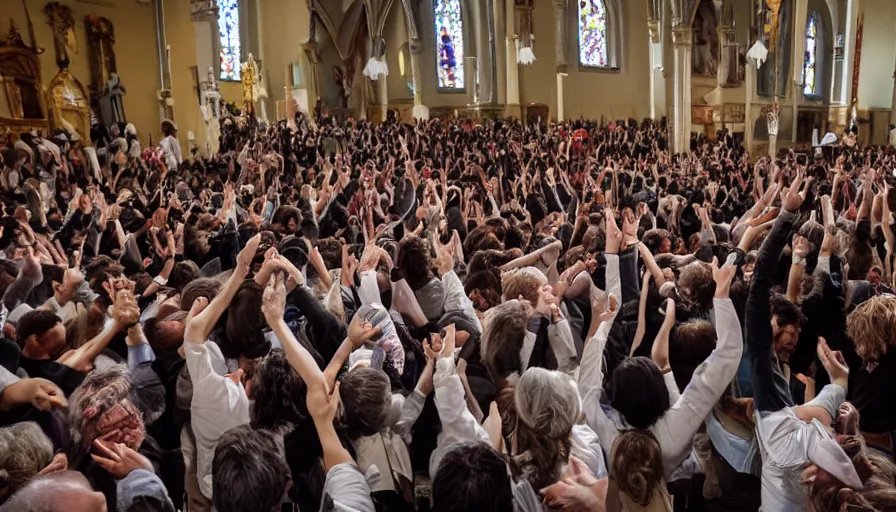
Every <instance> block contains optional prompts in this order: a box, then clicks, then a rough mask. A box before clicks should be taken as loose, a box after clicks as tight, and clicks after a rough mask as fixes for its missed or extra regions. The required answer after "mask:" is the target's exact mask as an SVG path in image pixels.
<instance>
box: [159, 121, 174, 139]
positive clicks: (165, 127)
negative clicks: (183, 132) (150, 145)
mask: <svg viewBox="0 0 896 512" xmlns="http://www.w3.org/2000/svg"><path fill="white" fill-rule="evenodd" d="M162 133H164V134H165V136H166V137H168V136H169V135H173V136H175V137H176V136H177V125H176V124H174V122H173V121H169V120H168V119H166V120H164V121H162Z"/></svg>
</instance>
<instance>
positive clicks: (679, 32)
mask: <svg viewBox="0 0 896 512" xmlns="http://www.w3.org/2000/svg"><path fill="white" fill-rule="evenodd" d="M692 51H693V31H692V30H691V28H690V27H687V26H678V27H673V28H672V52H673V60H674V63H675V80H674V93H673V94H674V97H673V108H674V115H673V130H674V133H673V135H672V150H673V151H674V152H675V153H687V152H688V151H690V141H691V68H692V64H691V52H692Z"/></svg>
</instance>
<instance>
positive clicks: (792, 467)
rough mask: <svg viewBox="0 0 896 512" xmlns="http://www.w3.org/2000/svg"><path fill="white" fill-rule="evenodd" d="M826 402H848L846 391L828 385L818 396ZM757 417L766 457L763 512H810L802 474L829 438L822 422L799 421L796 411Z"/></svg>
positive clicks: (763, 456)
mask: <svg viewBox="0 0 896 512" xmlns="http://www.w3.org/2000/svg"><path fill="white" fill-rule="evenodd" d="M822 398H827V399H828V400H831V401H832V402H833V403H836V404H837V405H838V406H839V404H840V403H843V400H845V399H846V391H845V390H844V389H843V388H842V387H840V386H838V385H837V384H828V385H827V386H825V387H824V389H822V391H821V393H820V394H819V396H818V399H822ZM818 399H816V400H818ZM755 417H756V434H757V438H758V440H759V450H760V453H761V454H762V475H761V478H762V510H763V512H778V511H780V512H789V511H792V510H807V509H808V508H809V507H808V504H807V503H806V499H807V496H806V491H805V488H804V487H803V486H802V485H801V484H800V477H801V472H802V470H803V468H805V467H806V464H808V462H809V449H810V447H811V446H812V443H814V442H816V440H817V438H819V437H822V436H824V435H827V434H825V433H824V432H823V430H824V426H822V425H821V423H819V421H818V420H814V419H813V420H812V423H806V422H805V421H803V420H801V419H799V418H798V417H797V415H796V413H795V412H794V411H793V407H786V408H784V409H781V410H780V411H775V412H766V413H761V414H760V413H759V411H756V413H755ZM819 429H821V430H819Z"/></svg>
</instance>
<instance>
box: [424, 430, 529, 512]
mask: <svg viewBox="0 0 896 512" xmlns="http://www.w3.org/2000/svg"><path fill="white" fill-rule="evenodd" d="M512 485H513V480H512V479H511V476H510V471H509V469H508V467H507V460H506V459H505V458H504V457H503V456H502V455H501V454H500V453H498V452H496V451H495V450H493V449H492V448H491V447H490V446H488V445H486V444H485V443H465V444H458V445H455V447H454V448H453V449H452V450H451V451H449V452H448V453H447V454H445V456H444V457H443V458H442V460H441V462H440V463H439V467H438V470H436V474H435V475H434V476H433V478H432V486H431V495H432V505H433V508H432V509H433V512H454V511H457V510H477V511H480V510H481V511H483V512H513V510H514V506H513V489H512V487H511V486H512Z"/></svg>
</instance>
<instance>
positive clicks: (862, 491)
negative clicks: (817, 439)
mask: <svg viewBox="0 0 896 512" xmlns="http://www.w3.org/2000/svg"><path fill="white" fill-rule="evenodd" d="M837 444H839V445H840V448H842V449H843V451H844V452H845V453H846V456H847V457H848V458H849V459H850V460H851V462H852V466H853V468H854V469H855V474H856V476H858V478H859V480H860V481H861V483H862V485H861V488H853V487H850V486H848V485H846V484H844V483H843V482H842V481H841V480H840V479H838V478H837V477H836V476H834V475H832V474H831V473H829V472H827V471H825V470H824V469H822V468H821V467H819V466H818V465H817V464H815V463H811V462H810V463H809V464H808V465H807V466H806V467H805V469H803V472H802V483H803V485H805V486H806V488H807V489H806V491H807V494H808V496H809V510H811V511H813V512H824V511H828V510H849V511H852V510H856V511H877V510H896V465H894V464H893V462H892V461H891V460H889V459H888V458H886V457H884V456H882V455H878V454H876V453H872V452H870V451H869V450H868V449H867V447H866V446H865V442H864V441H863V439H862V437H861V436H857V435H847V436H839V437H838V438H837Z"/></svg>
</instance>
